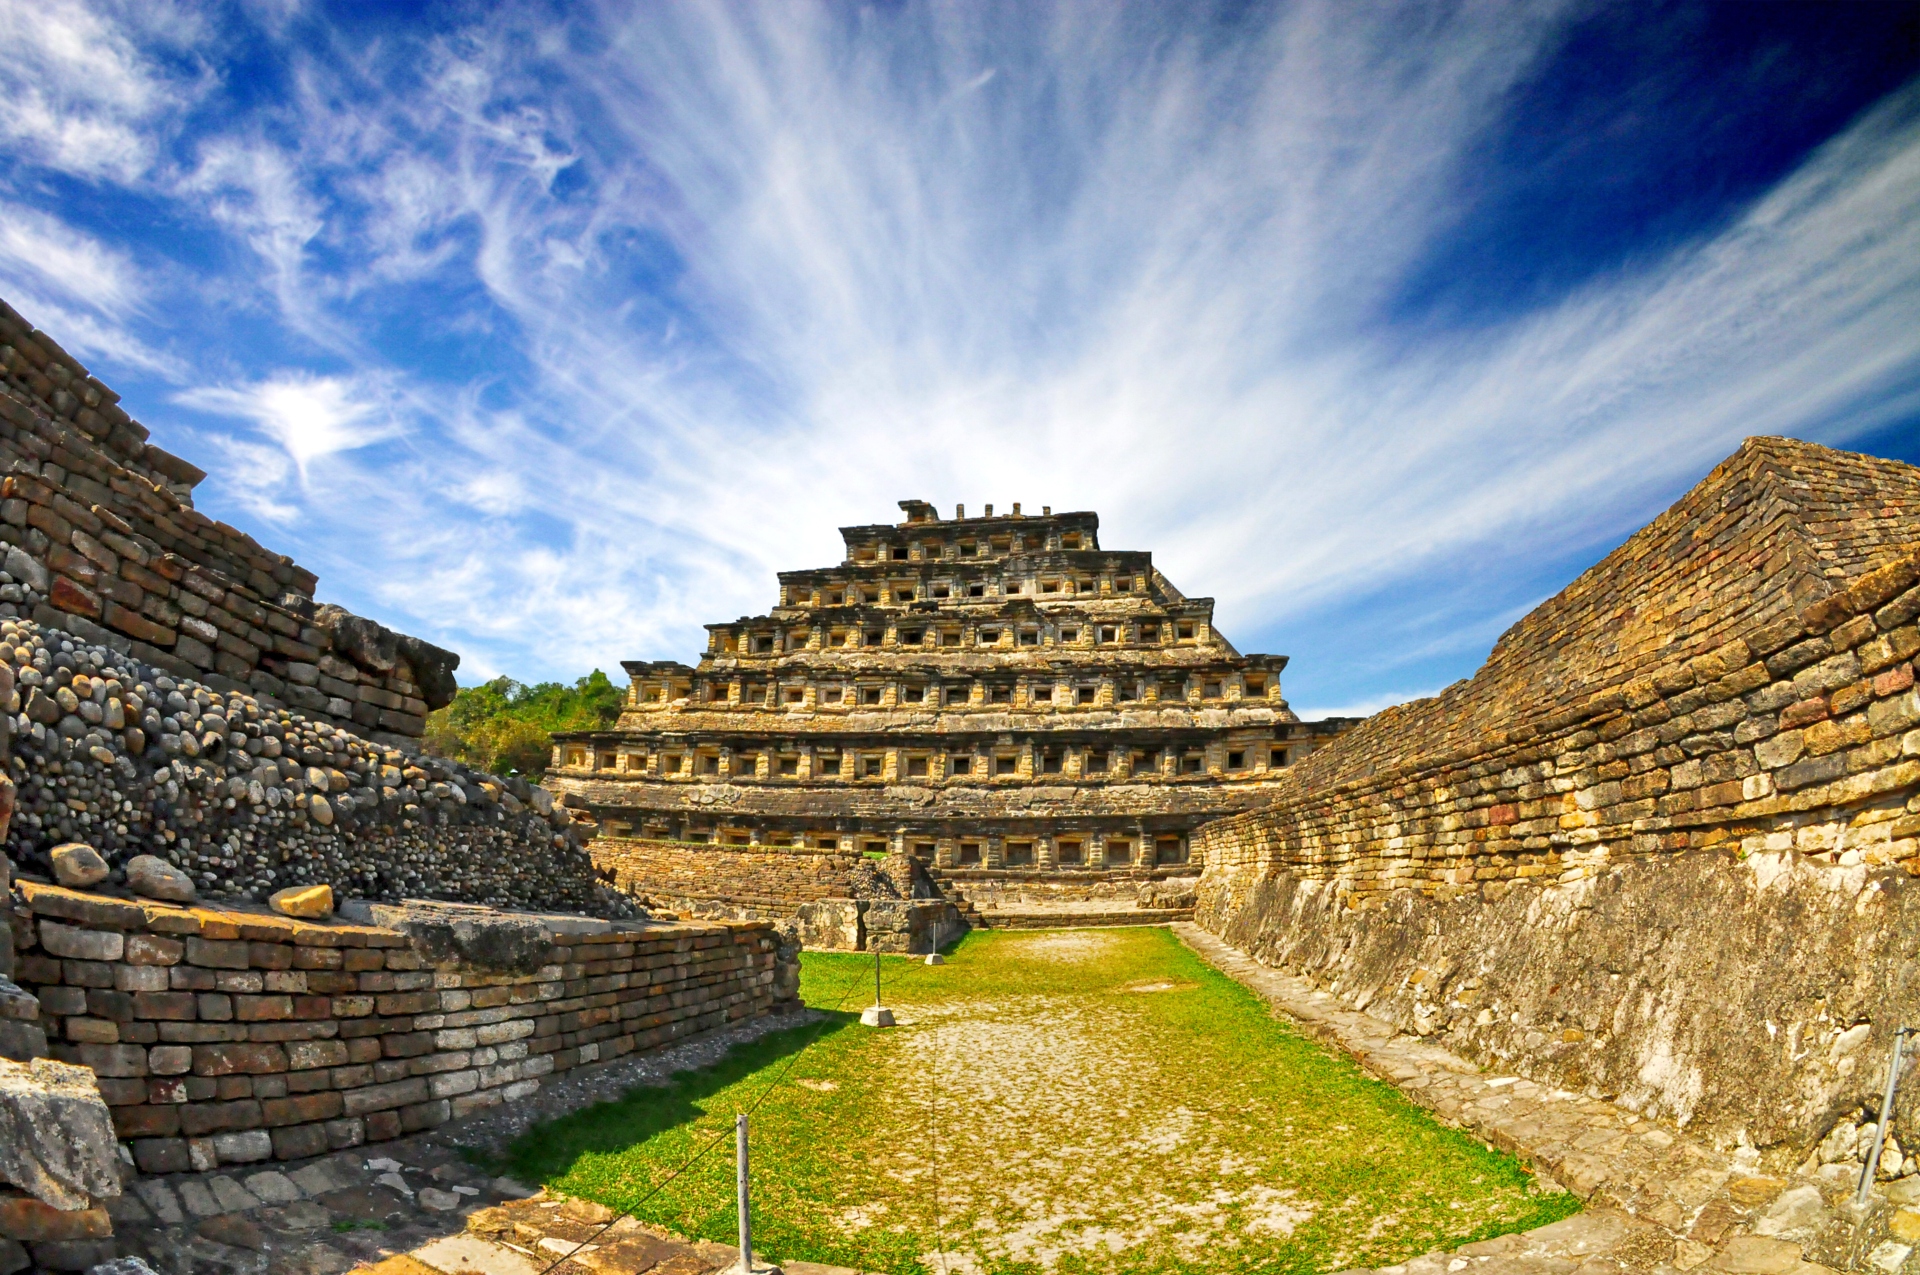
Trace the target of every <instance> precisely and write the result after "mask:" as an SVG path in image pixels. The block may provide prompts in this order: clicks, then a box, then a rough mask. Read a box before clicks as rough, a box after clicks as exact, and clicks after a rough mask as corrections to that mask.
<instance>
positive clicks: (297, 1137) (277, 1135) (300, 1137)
mask: <svg viewBox="0 0 1920 1275" xmlns="http://www.w3.org/2000/svg"><path fill="white" fill-rule="evenodd" d="M270 1132H271V1136H272V1138H273V1158H274V1159H276V1160H304V1159H307V1158H308V1157H309V1156H316V1155H323V1154H325V1153H326V1152H327V1151H328V1150H329V1149H330V1148H332V1147H333V1145H334V1144H333V1143H332V1142H331V1140H330V1139H329V1138H328V1136H327V1128H326V1126H325V1125H320V1124H305V1125H293V1126H291V1127H287V1128H280V1129H274V1130H271V1131H270ZM297 1176H298V1175H296V1177H297Z"/></svg>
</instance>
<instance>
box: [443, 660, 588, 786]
mask: <svg viewBox="0 0 1920 1275" xmlns="http://www.w3.org/2000/svg"><path fill="white" fill-rule="evenodd" d="M623 699H624V696H623V694H622V693H621V690H620V688H619V687H617V686H615V685H614V684H613V683H612V682H611V681H610V680H608V678H607V675H606V674H605V673H603V672H601V671H600V670H599V669H595V670H594V671H593V672H591V673H589V674H587V676H585V677H583V678H580V679H579V680H577V681H575V682H574V683H573V685H571V686H568V685H566V684H565V683H562V682H539V683H536V684H534V685H532V686H528V685H526V684H525V683H522V682H516V681H514V680H513V679H512V678H510V677H496V678H494V679H493V680H492V681H491V682H484V683H482V684H481V685H479V686H463V687H461V688H460V690H459V692H458V693H457V694H456V695H455V696H454V697H453V703H451V704H449V705H447V706H446V707H445V708H442V709H439V710H437V711H435V712H433V713H431V714H429V715H428V716H427V731H426V736H425V738H424V739H423V740H422V741H421V743H422V745H423V746H424V747H425V748H426V750H427V751H428V752H429V753H432V754H433V755H434V756H436V757H450V758H453V759H455V760H457V761H463V762H465V763H466V764H467V765H469V766H474V767H477V768H478V769H481V770H488V771H492V772H494V773H496V774H518V775H524V776H526V777H528V778H530V779H537V778H539V777H540V776H541V775H543V774H545V773H546V769H547V763H548V761H549V760H550V759H551V757H552V755H553V739H552V734H553V732H555V731H575V730H605V729H606V728H607V727H609V726H611V725H613V723H614V721H615V719H617V718H618V717H619V716H620V704H621V701H622V700H623Z"/></svg>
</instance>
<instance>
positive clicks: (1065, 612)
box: [548, 500, 1353, 950]
mask: <svg viewBox="0 0 1920 1275" xmlns="http://www.w3.org/2000/svg"><path fill="white" fill-rule="evenodd" d="M900 506H901V508H902V509H903V510H904V511H905V513H906V520H905V521H904V522H901V523H899V524H897V525H894V524H880V525H873V526H855V527H843V528H841V536H842V538H843V539H844V541H845V543H846V557H845V559H844V561H842V562H841V563H839V564H838V565H836V566H832V567H823V568H817V569H813V570H805V571H787V572H782V573H781V575H780V599H779V603H778V605H777V606H776V607H775V608H774V609H773V610H772V611H771V612H770V613H768V614H766V615H762V616H743V617H741V618H740V619H739V620H736V621H733V622H731V623H725V624H712V625H708V626H707V629H708V646H707V651H706V653H705V654H704V655H703V656H702V658H701V660H700V663H699V665H698V667H693V668H690V667H688V666H686V665H684V664H677V663H671V662H652V663H644V662H636V661H630V662H628V663H627V664H626V669H627V672H628V674H629V676H630V678H631V686H630V689H629V691H628V695H627V703H626V707H625V710H624V711H623V712H622V714H621V716H620V720H619V721H618V723H616V725H615V726H614V727H613V728H612V729H610V730H605V731H590V732H578V733H574V734H566V735H561V736H558V737H556V740H555V748H554V768H553V770H552V771H551V772H550V774H549V779H548V783H549V784H550V786H552V787H553V788H554V789H555V790H556V791H557V792H559V793H561V794H562V797H563V799H564V800H565V802H566V803H567V804H568V805H569V806H571V807H573V808H575V809H576V810H579V811H581V812H582V813H583V814H585V815H587V816H588V817H590V818H591V819H592V820H593V821H594V823H595V824H596V825H597V827H598V829H599V830H600V833H601V837H600V839H599V840H598V841H597V842H596V845H595V854H596V857H597V859H598V861H599V862H600V863H601V864H602V865H603V867H605V868H607V869H608V870H609V871H610V872H611V873H612V874H613V875H614V876H615V878H616V880H617V881H618V882H619V883H620V884H621V886H622V887H623V888H625V889H629V890H631V891H633V892H634V893H636V894H638V895H640V896H642V897H645V898H648V899H652V900H656V901H658V902H660V903H662V904H663V905H666V906H671V907H675V908H678V909H681V910H691V911H696V912H717V911H730V912H731V913H733V914H739V913H741V912H742V911H745V912H746V913H747V914H752V915H793V914H795V913H796V912H797V910H798V909H801V908H803V907H804V908H805V909H807V912H808V916H809V917H814V916H821V917H824V916H825V914H826V912H828V911H832V912H833V913H834V919H833V920H832V921H831V922H826V921H824V920H823V921H820V922H818V923H817V926H816V922H814V921H811V920H809V921H808V922H806V923H807V924H808V925H809V926H816V928H817V932H818V933H820V934H822V935H826V934H842V935H856V936H857V935H859V934H860V933H862V932H863V929H864V928H867V927H869V926H870V925H874V924H880V925H883V927H885V928H888V929H889V932H891V927H892V926H893V924H894V923H893V922H892V921H891V920H888V921H885V922H882V921H881V919H880V918H882V917H890V916H891V914H892V911H893V909H891V907H890V905H889V906H888V907H883V908H881V909H880V911H877V912H873V913H872V919H871V921H870V920H868V919H867V915H868V912H870V911H872V909H870V908H867V907H866V906H865V904H866V903H867V902H868V901H872V902H873V903H876V904H879V903H885V902H887V900H889V899H890V898H892V897H896V896H895V895H890V894H888V893H887V892H884V891H883V892H878V893H875V892H873V891H870V890H865V889H863V888H861V883H860V882H859V881H858V880H856V879H855V877H854V875H853V874H854V873H855V870H856V868H857V867H858V866H859V865H860V863H861V862H862V860H863V858H874V859H883V860H888V861H889V862H890V864H891V866H890V867H889V868H888V872H887V875H888V877H889V878H890V879H892V880H894V881H896V882H897V883H898V885H899V890H898V894H897V897H899V898H905V899H914V898H922V899H927V900H929V902H928V903H927V904H926V905H925V906H924V907H922V909H921V911H922V912H924V913H925V916H924V917H918V916H916V918H915V919H914V920H913V922H912V923H911V924H910V925H909V928H910V929H912V930H914V931H915V932H916V933H918V932H922V931H924V932H926V933H928V934H931V933H933V932H934V931H937V930H940V929H941V928H942V927H946V929H947V932H950V933H951V932H957V930H958V928H959V925H960V924H961V922H962V920H963V919H964V920H965V921H966V922H967V923H971V924H976V925H978V924H987V925H1015V924H1022V923H1027V924H1060V923H1063V922H1068V921H1071V922H1072V923H1074V924H1100V923H1107V922H1113V921H1119V922H1122V923H1138V922H1140V921H1142V920H1159V919H1167V918H1169V917H1172V916H1177V915H1185V914H1188V913H1189V912H1190V909H1191V906H1192V899H1191V897H1190V894H1191V883H1192V877H1193V876H1194V874H1195V873H1196V872H1197V867H1198V865H1197V864H1195V863H1193V862H1192V861H1191V860H1190V857H1189V839H1190V837H1191V836H1192V834H1193V831H1194V829H1196V828H1198V827H1200V826H1201V825H1202V824H1203V823H1205V822H1206V821H1208V820H1210V819H1215V818H1219V817H1220V816H1222V815H1225V814H1231V813H1234V812H1237V811H1241V810H1246V809H1249V808H1252V807H1256V806H1259V805H1261V804H1264V803H1265V801H1266V800H1267V799H1268V797H1269V795H1270V793H1271V792H1272V791H1273V789H1274V786H1275V784H1276V783H1277V782H1278V781H1279V780H1280V778H1281V777H1282V776H1284V775H1285V774H1286V773H1287V772H1288V768H1289V767H1291V766H1293V765H1295V764H1297V763H1298V762H1299V761H1300V760H1301V759H1303V758H1305V757H1307V756H1308V755H1310V754H1311V753H1312V752H1313V751H1314V750H1315V749H1317V748H1319V747H1322V746H1324V745H1325V744H1326V743H1327V742H1328V741H1330V740H1332V739H1334V738H1336V737H1337V736H1338V735H1339V734H1340V733H1341V732H1342V731H1343V730H1346V729H1348V728H1350V727H1351V726H1352V724H1353V720H1352V719H1332V720H1329V721H1325V722H1311V723H1310V722H1302V721H1300V720H1299V718H1298V717H1296V716H1295V715H1294V713H1293V712H1292V710H1291V709H1289V708H1288V706H1287V702H1286V700H1285V699H1284V698H1283V697H1282V695H1281V690H1280V673H1281V670H1282V669H1283V668H1284V667H1285V666H1286V662H1287V661H1286V657H1285V656H1279V655H1242V654H1241V653H1240V652H1239V651H1237V650H1236V649H1235V648H1234V646H1233V645H1232V643H1230V642H1229V641H1227V639H1226V638H1225V636H1224V635H1222V634H1221V633H1220V632H1219V631H1218V630H1217V629H1216V628H1214V625H1213V600H1212V599H1210V598H1194V597H1188V596H1187V595H1185V594H1184V593H1182V592H1181V591H1180V590H1179V589H1178V588H1176V587H1175V586H1174V585H1173V583H1172V582H1171V581H1169V580H1168V579H1167V578H1166V577H1165V576H1164V575H1162V574H1161V573H1160V571H1159V570H1158V568H1156V567H1155V566H1154V563H1153V557H1152V555H1151V554H1149V553H1145V552H1138V551H1131V550H1114V549H1104V548H1102V547H1101V545H1100V539H1099V530H1100V520H1099V517H1098V515H1096V514H1094V513H1090V512H1080V513H1063V514H1055V513H1054V512H1053V511H1052V510H1051V509H1043V510H1042V511H1041V513H1040V514H1039V516H1037V517H1036V516H1033V515H1029V514H1023V513H1022V512H1021V508H1020V506H1019V505H1015V506H1013V509H1012V512H1011V513H1010V514H1002V515H998V516H996V515H995V514H994V512H993V507H992V506H991V505H989V506H987V508H986V511H985V513H984V514H983V515H981V516H976V517H967V516H966V514H965V510H964V508H963V509H961V510H959V511H957V512H956V515H955V516H954V517H953V518H951V519H943V518H941V517H939V516H938V515H937V513H936V512H935V511H934V509H933V507H932V506H931V505H929V504H927V503H925V502H924V501H917V500H903V501H901V502H900ZM829 900H839V901H840V902H838V903H834V904H832V906H831V907H830V906H829V903H828V901H829ZM939 900H944V901H945V902H946V903H948V904H951V905H952V908H953V913H952V914H951V915H948V914H947V913H945V912H943V911H941V909H940V908H939V907H938V906H937V902H936V901H939ZM1169 904H1170V905H1171V906H1166V905H1169ZM1141 908H1145V909H1146V910H1147V913H1148V914H1144V915H1143V913H1142V911H1141ZM909 911H911V909H909ZM862 941H864V940H862ZM927 941H932V940H930V939H929V940H927ZM914 942H916V943H917V942H920V940H919V939H916V940H914ZM914 950H924V948H916V949H914Z"/></svg>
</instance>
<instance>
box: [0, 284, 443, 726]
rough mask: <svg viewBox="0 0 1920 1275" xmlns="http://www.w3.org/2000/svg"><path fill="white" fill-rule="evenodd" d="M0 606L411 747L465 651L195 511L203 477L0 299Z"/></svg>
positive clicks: (184, 673) (178, 671) (218, 684)
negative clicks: (320, 592)
mask: <svg viewBox="0 0 1920 1275" xmlns="http://www.w3.org/2000/svg"><path fill="white" fill-rule="evenodd" d="M0 474H3V475H4V476H3V477H0V553H3V554H4V555H5V558H4V562H0V615H8V614H11V615H19V616H23V617H30V618H33V619H36V620H38V621H39V622H40V623H42V624H46V625H50V626H54V627H60V628H65V629H67V630H69V631H70V632H73V633H74V634H76V635H77V636H79V637H82V638H84V639H86V640H87V641H89V642H93V643H95V644H98V645H104V646H110V647H112V648H114V649H115V650H117V651H120V652H121V653H123V654H130V655H133V656H135V657H136V658H138V659H140V660H142V661H143V662H145V663H147V664H151V665H155V666H158V667H160V668H162V669H165V670H167V671H168V672H171V673H173V674H175V675H176V676H185V677H192V678H195V679H196V680H199V681H202V682H205V683H207V684H208V685H210V686H213V687H214V688H215V689H219V690H228V691H231V690H240V689H245V690H248V691H250V692H251V693H253V694H256V695H260V696H263V697H265V698H266V699H268V700H269V701H271V702H272V703H274V704H275V705H279V706H285V707H288V708H293V709H298V710H299V711H301V712H302V713H305V714H307V715H308V716H309V717H312V718H314V719H316V720H324V721H329V722H331V723H333V724H334V725H337V726H341V727H343V728H346V729H349V730H353V731H355V732H357V733H360V734H364V735H367V736H368V737H370V738H373V739H375V740H376V741H379V742H388V743H394V744H399V745H402V746H406V747H409V748H411V747H412V746H413V742H414V741H415V740H417V739H418V737H419V736H420V735H421V733H422V732H423V731H424V729H425V724H426V714H427V713H428V712H429V711H430V710H431V709H434V708H438V707H440V706H441V705H443V704H446V703H448V702H450V701H451V700H452V698H453V694H454V690H455V684H454V680H453V670H454V668H455V667H457V666H458V664H459V657H458V656H457V655H454V654H453V653H452V652H449V651H444V650H441V649H440V648H438V647H435V646H433V645H431V644H429V643H426V642H423V641H421V640H420V639H418V638H412V637H407V636H404V635H401V634H396V633H393V632H391V631H390V630H387V629H385V628H383V627H382V626H380V625H378V624H375V623H373V622H372V621H369V620H365V619H361V618H360V617H358V616H354V615H351V614H349V613H347V612H345V611H343V610H341V609H340V608H338V607H332V606H316V605H315V603H314V590H315V588H316V586H317V583H318V581H317V579H316V577H315V576H314V575H313V573H312V572H310V571H307V570H305V569H304V568H302V567H300V566H298V565H296V564H295V563H294V562H293V561H292V560H291V559H290V558H288V557H287V556H286V555H284V554H278V553H274V552H272V551H270V550H268V549H265V548H263V547H261V546H260V545H259V544H258V543H257V542H256V541H254V540H253V539H252V538H251V537H249V536H247V535H246V534H244V533H243V532H240V531H238V530H236V529H235V528H233V527H230V526H228V525H227V524H225V523H223V522H218V521H215V520H214V519H211V518H208V517H207V516H206V515H205V514H202V513H201V512H199V511H198V510H196V509H195V508H194V507H193V487H194V485H195V484H196V483H198V482H199V481H200V480H201V479H202V478H204V477H205V474H204V473H202V471H201V470H199V469H198V468H196V467H195V466H193V465H191V464H188V463H187V462H186V461H183V460H181V459H180V458H178V457H176V456H173V455H171V454H170V453H168V452H166V451H164V450H162V449H161V448H160V447H158V446H156V445H155V444H153V443H151V442H149V441H147V430H146V429H145V427H143V426H142V425H141V424H140V423H139V422H138V421H136V420H134V419H132V418H131V417H130V416H128V415H127V413H126V411H125V410H124V409H123V408H121V406H120V405H119V396H118V395H117V394H115V393H114V392H113V391H112V390H110V389H108V388H107V387H106V386H105V385H103V384H101V383H100V381H99V380H97V379H96V378H94V377H93V376H92V375H90V374H89V373H88V372H87V370H86V369H85V368H84V367H82V366H81V365H80V363H79V362H78V361H76V360H75V359H74V358H73V357H72V356H70V355H68V354H67V353H66V352H65V351H64V350H62V349H61V348H60V346H59V344H58V343H57V342H55V341H54V340H53V338H52V337H50V336H48V335H47V334H46V333H44V332H40V331H37V330H36V329H34V328H33V326H32V325H31V324H29V323H28V322H27V321H26V320H25V319H23V318H21V317H20V315H19V314H18V313H16V312H15V311H14V310H13V309H12V308H10V307H9V306H7V305H6V304H5V303H4V302H0Z"/></svg>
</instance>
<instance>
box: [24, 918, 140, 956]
mask: <svg viewBox="0 0 1920 1275" xmlns="http://www.w3.org/2000/svg"><path fill="white" fill-rule="evenodd" d="M126 942H127V940H126V936H125V935H124V934H121V933H119V932H117V931H114V930H87V929H81V928H80V927H78V926H72V925H62V924H61V923H60V922H58V921H42V922H40V946H41V947H43V948H45V949H46V950H47V951H48V952H49V953H51V954H52V955H54V956H61V957H71V958H73V959H74V960H80V961H117V960H119V959H120V958H121V956H122V955H123V954H124V953H125V952H126Z"/></svg>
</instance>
